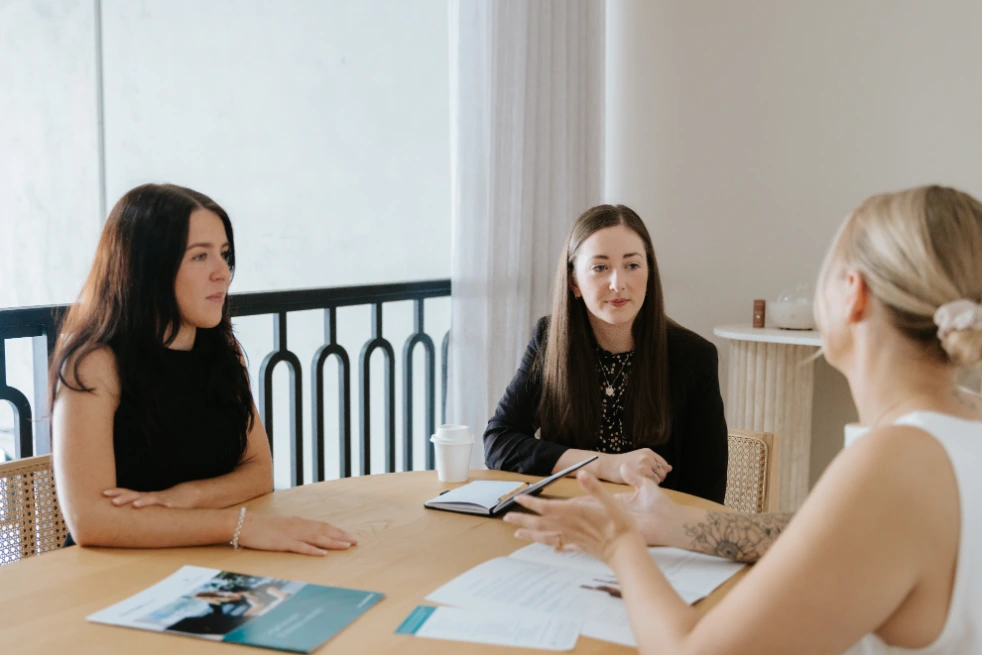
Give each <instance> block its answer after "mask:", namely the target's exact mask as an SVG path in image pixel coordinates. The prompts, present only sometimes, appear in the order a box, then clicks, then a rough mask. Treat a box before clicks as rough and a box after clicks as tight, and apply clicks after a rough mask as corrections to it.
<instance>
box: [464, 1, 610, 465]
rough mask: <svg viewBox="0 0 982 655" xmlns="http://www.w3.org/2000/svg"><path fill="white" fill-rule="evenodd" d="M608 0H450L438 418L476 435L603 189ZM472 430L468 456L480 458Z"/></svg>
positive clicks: (478, 461) (545, 310) (545, 308)
mask: <svg viewBox="0 0 982 655" xmlns="http://www.w3.org/2000/svg"><path fill="white" fill-rule="evenodd" d="M604 13H605V3H604V1H603V0H540V1H530V0H494V1H491V0H451V3H450V61H451V64H450V65H451V71H450V73H451V80H450V94H451V111H450V120H451V139H450V148H451V185H452V189H453V201H452V215H453V237H452V243H453V255H452V264H451V266H452V279H453V298H452V300H451V335H450V342H451V346H450V352H451V355H450V369H449V387H448V399H447V402H448V412H447V418H448V420H449V421H451V422H454V423H463V424H465V425H468V426H470V428H471V432H472V433H473V434H474V435H475V436H476V437H480V435H481V434H483V432H484V428H485V427H486V425H487V421H488V419H489V418H490V416H491V413H492V412H493V411H494V407H495V405H496V404H497V402H498V399H499V398H500V396H501V394H502V393H503V391H504V389H505V386H506V385H507V384H508V382H509V380H510V379H511V377H512V375H514V373H515V369H516V367H517V365H518V362H519V360H520V358H521V355H522V352H523V350H524V348H525V345H526V343H527V342H528V339H529V336H530V334H531V328H532V326H533V325H534V322H535V319H537V318H538V317H539V316H541V315H543V314H547V313H548V312H549V298H550V295H551V287H552V282H553V277H554V275H555V267H556V264H557V261H558V255H559V251H560V248H561V247H562V246H563V239H564V238H565V235H566V231H567V230H568V229H569V226H570V225H571V224H572V222H573V220H574V219H575V217H576V216H578V215H579V214H580V213H581V212H582V211H583V210H585V209H587V208H589V207H591V206H593V205H596V204H598V203H600V202H601V198H602V195H603V122H604V106H603V102H604ZM483 461H484V458H483V449H482V448H481V445H480V439H478V443H477V444H476V447H475V449H474V460H473V463H474V464H475V465H479V464H483Z"/></svg>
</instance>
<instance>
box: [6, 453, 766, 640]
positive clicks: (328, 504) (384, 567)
mask: <svg viewBox="0 0 982 655" xmlns="http://www.w3.org/2000/svg"><path fill="white" fill-rule="evenodd" d="M470 479H471V480H474V479H493V480H536V479H538V478H533V477H531V476H523V475H517V474H513V473H502V472H500V471H471V477H470ZM455 486H459V485H452V484H444V483H441V482H439V481H438V480H437V478H436V473H435V472H433V471H419V472H412V473H389V474H384V475H372V476H368V477H357V478H347V479H344V480H334V481H330V482H322V483H319V484H309V485H305V486H302V487H295V488H292V489H285V490H282V491H277V492H275V493H273V494H270V495H268V496H264V497H262V498H258V499H256V500H254V501H252V502H250V503H249V504H248V507H249V508H250V511H256V512H269V513H277V514H295V515H299V516H303V517H306V518H311V519H320V520H324V521H329V522H331V523H333V524H336V525H338V526H341V527H343V528H345V529H347V530H349V531H352V532H354V533H355V534H356V535H357V537H358V539H359V541H360V543H359V545H358V546H356V547H354V548H352V549H350V550H348V551H344V552H340V551H334V552H331V553H330V554H328V555H327V556H326V557H306V556H303V555H293V554H288V553H267V552H260V551H254V550H240V551H234V550H232V549H231V548H230V547H228V546H211V547H204V548H172V549H160V550H135V549H133V550H129V549H127V550H123V549H111V548H81V547H73V548H66V549H64V550H60V551H55V552H51V553H47V554H45V555H41V556H39V557H32V558H29V559H26V560H23V561H20V562H16V563H14V564H9V565H7V566H4V567H2V568H0V652H4V653H45V654H49V653H73V654H74V655H81V654H83V653H138V654H139V655H152V654H155V653H173V652H177V651H179V652H181V653H188V654H198V653H201V654H210V655H222V654H223V653H224V654H226V655H232V654H233V653H238V652H241V653H250V654H251V655H255V653H257V652H259V651H257V650H256V649H255V648H251V647H248V646H239V645H236V644H227V643H216V642H210V641H207V640H203V639H192V638H188V637H181V636H176V635H172V634H161V633H154V632H148V631H141V630H133V629H127V628H120V627H115V626H107V625H100V624H95V623H89V622H88V621H86V620H85V617H86V616H88V615H89V614H92V613H93V612H96V611H97V610H100V609H103V608H106V607H108V606H110V605H113V604H115V603H118V602H119V601H121V600H123V599H125V598H127V597H129V596H131V595H133V594H135V593H137V592H139V591H141V590H143V589H145V588H147V587H149V586H151V585H153V584H154V583H156V582H159V581H160V580H163V579H164V578H165V577H167V576H168V575H170V574H171V573H174V572H175V571H176V570H177V569H178V568H180V567H181V566H183V565H186V564H190V565H195V566H204V567H210V568H216V569H224V570H227V571H234V572H238V573H246V574H250V575H258V576H269V577H273V578H282V579H287V580H298V581H301V582H309V583H316V584H323V585H331V586H337V587H350V588H354V589H364V590H368V591H378V592H382V593H384V594H385V598H384V599H383V600H382V601H381V602H379V604H378V605H376V606H375V607H373V608H372V609H371V610H369V611H368V612H367V613H365V614H364V615H362V616H361V617H360V618H358V619H357V620H356V621H355V622H354V623H352V624H351V625H350V626H348V627H347V628H346V629H345V630H344V631H342V632H341V633H340V634H338V635H336V636H335V637H334V638H333V639H331V640H330V641H328V642H327V643H326V644H325V645H324V646H323V647H321V648H320V649H319V650H317V651H315V652H317V653H420V654H423V653H426V654H432V653H460V652H467V653H477V654H481V653H512V654H515V655H517V654H519V653H523V652H527V653H533V652H541V651H532V650H523V649H516V648H506V647H496V646H480V645H477V644H465V643H461V642H451V641H438V640H432V639H424V638H420V637H412V636H407V635H397V634H395V630H396V628H397V627H398V626H399V625H400V624H401V623H402V621H403V619H405V618H406V617H407V616H408V615H409V613H410V612H411V611H412V610H413V608H415V607H416V606H417V605H421V604H430V603H428V602H427V601H426V600H425V597H426V595H427V594H429V593H430V592H432V591H433V590H435V589H436V588H437V587H439V586H441V585H443V584H444V583H446V582H448V581H450V580H451V579H453V578H454V577H456V576H458V575H460V574H461V573H463V572H465V571H467V570H468V569H470V568H471V567H473V566H476V565H477V564H480V563H481V562H484V561H487V560H489V559H491V558H493V557H498V556H504V555H508V554H510V553H511V552H513V551H515V550H517V549H519V548H521V547H523V546H525V545H527V544H526V542H523V541H519V540H517V539H515V538H514V536H513V532H514V526H512V525H510V524H507V523H504V522H503V521H501V520H500V519H489V518H483V517H477V516H469V515H465V514H454V513H449V512H441V511H434V510H428V509H424V508H423V502H424V501H426V500H428V499H429V498H432V497H434V496H436V495H437V494H439V493H440V492H441V491H443V490H446V489H449V488H452V487H455ZM610 486H611V488H612V490H619V491H623V490H624V489H625V488H624V487H617V486H616V485H610ZM580 493H582V490H581V489H580V487H579V485H578V484H577V483H576V481H575V480H572V479H564V480H560V481H558V482H556V483H555V484H553V485H551V486H550V487H549V488H548V489H546V492H545V495H547V496H553V497H570V496H575V495H579V494H580ZM667 493H670V494H671V495H672V496H673V498H675V499H676V500H678V501H679V502H681V503H685V504H689V505H697V506H701V507H706V508H714V509H721V506H720V505H716V504H715V503H711V502H709V501H706V500H703V499H700V498H694V497H692V496H687V495H684V494H677V493H674V492H667ZM746 571H747V569H746V568H744V569H743V570H742V571H740V573H738V574H737V575H736V576H734V577H733V578H731V579H730V580H729V581H727V582H726V583H725V584H724V585H723V586H722V587H720V588H719V589H717V590H716V591H715V592H713V594H712V595H710V596H709V597H708V598H706V599H705V600H703V601H702V602H700V603H699V604H697V605H696V607H697V608H699V609H701V610H703V611H705V610H707V609H708V608H709V607H711V606H712V605H714V604H715V603H717V602H718V601H719V600H720V599H721V598H722V597H723V596H725V595H726V593H727V592H728V590H729V589H731V588H732V587H733V586H734V585H735V584H736V583H737V581H738V580H739V579H740V578H742V577H743V575H745V573H746ZM271 652H272V651H271ZM575 652H577V653H630V652H634V650H633V649H630V648H625V647H622V646H617V645H614V644H611V643H608V642H603V641H596V640H593V639H589V638H586V637H580V639H579V642H578V645H577V648H576V650H575Z"/></svg>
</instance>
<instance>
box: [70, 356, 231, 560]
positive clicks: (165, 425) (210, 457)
mask: <svg viewBox="0 0 982 655" xmlns="http://www.w3.org/2000/svg"><path fill="white" fill-rule="evenodd" d="M199 344H200V340H199V341H196V342H195V347H194V349H192V350H189V351H182V350H171V349H170V348H161V351H160V352H156V353H153V356H151V357H148V358H147V361H146V375H149V376H154V377H155V378H156V379H157V384H155V386H156V387H157V389H158V390H159V391H158V393H157V394H156V395H155V397H154V398H153V399H152V401H150V402H154V403H155V404H156V405H157V406H156V407H155V408H154V412H153V415H154V416H155V417H157V418H156V421H157V424H158V426H159V432H158V433H157V435H152V434H151V431H150V430H148V427H147V423H146V419H145V417H146V412H145V411H143V409H142V407H141V405H142V402H141V401H140V400H139V399H136V398H134V397H133V396H132V395H131V394H129V393H127V392H126V391H123V393H122V395H121V396H120V400H119V406H118V407H117V408H116V414H115V417H114V419H113V453H114V455H115V460H116V486H117V487H122V488H124V489H132V490H134V491H163V490H164V489H169V488H170V487H173V486H174V485H177V484H180V483H182V482H190V481H192V480H204V479H206V478H214V477H218V476H220V475H225V474H226V473H231V472H232V470H233V469H235V467H236V465H237V464H238V463H239V460H240V459H241V457H242V452H243V448H242V446H241V445H240V437H239V433H238V431H237V430H236V428H235V421H236V417H235V415H234V413H232V412H229V411H228V407H227V402H228V401H225V400H220V399H219V398H218V397H217V396H216V395H215V393H214V392H213V391H209V381H208V367H209V363H208V356H207V353H206V352H205V351H206V348H205V347H202V346H199ZM159 435H163V436H162V437H161V436H159ZM74 543H75V541H74V540H73V539H72V536H71V535H68V538H67V539H66V540H65V544H64V545H65V546H71V545H73V544H74Z"/></svg>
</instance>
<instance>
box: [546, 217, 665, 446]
mask: <svg viewBox="0 0 982 655" xmlns="http://www.w3.org/2000/svg"><path fill="white" fill-rule="evenodd" d="M617 225H623V226H625V227H627V228H628V229H630V230H632V231H633V232H635V233H636V234H637V235H638V236H639V237H641V240H642V241H643V242H644V250H645V256H646V258H647V260H648V285H647V292H646V295H645V299H644V303H643V304H642V305H641V310H640V311H639V312H638V315H637V316H636V317H635V319H634V324H633V325H632V327H631V331H632V333H633V335H634V348H635V353H636V355H635V357H634V363H633V367H632V370H631V382H630V384H629V385H628V387H627V390H626V392H625V393H626V398H625V405H624V413H625V417H624V419H625V420H624V427H625V431H626V432H627V434H628V435H629V436H630V438H632V439H633V443H634V446H635V447H636V448H640V447H651V446H656V445H659V444H663V443H665V442H666V441H667V440H668V437H669V433H670V430H671V422H672V416H671V405H670V398H669V389H668V322H669V320H668V318H667V317H666V316H665V303H664V299H663V297H662V290H661V277H660V276H659V274H658V263H657V261H656V260H655V249H654V247H653V246H652V244H651V237H650V236H649V235H648V229H647V228H646V227H645V226H644V223H643V222H642V221H641V218H640V217H639V216H638V215H637V214H636V213H635V212H634V211H633V210H632V209H631V208H629V207H626V206H624V205H598V206H597V207H593V208H592V209H588V210H587V211H585V212H584V213H583V214H581V215H580V217H579V218H577V219H576V222H575V223H573V227H572V228H571V229H570V232H569V238H568V239H567V240H566V247H565V248H564V249H563V252H562V253H561V254H560V256H559V265H558V267H557V269H556V281H555V286H554V288H553V295H552V318H551V321H550V325H549V334H548V337H547V341H546V347H545V355H544V357H541V358H540V363H539V365H540V366H541V370H542V398H541V400H540V401H539V419H540V424H541V428H542V436H543V438H546V439H549V440H550V441H555V442H559V443H565V444H568V445H571V446H575V447H581V448H584V449H589V450H593V449H594V448H595V447H596V440H597V435H598V434H599V431H600V413H601V401H600V394H599V388H598V381H597V358H596V353H595V351H594V346H595V338H594V336H593V331H592V329H591V327H590V320H589V318H588V316H587V312H588V311H589V310H588V309H587V308H586V305H585V303H584V302H583V301H582V300H581V299H578V298H576V297H575V296H574V295H573V290H572V285H571V284H570V283H571V281H572V277H573V267H574V262H575V259H576V253H577V251H578V250H579V248H580V246H581V245H582V244H583V242H584V241H586V240H587V239H588V238H589V237H590V235H592V234H593V233H594V232H597V231H598V230H602V229H604V228H608V227H614V226H617Z"/></svg>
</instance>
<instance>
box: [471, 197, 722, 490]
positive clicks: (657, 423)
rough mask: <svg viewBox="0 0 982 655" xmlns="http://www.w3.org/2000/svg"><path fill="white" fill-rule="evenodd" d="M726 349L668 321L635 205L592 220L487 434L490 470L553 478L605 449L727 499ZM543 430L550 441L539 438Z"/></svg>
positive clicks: (660, 477)
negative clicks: (722, 362) (722, 364)
mask: <svg viewBox="0 0 982 655" xmlns="http://www.w3.org/2000/svg"><path fill="white" fill-rule="evenodd" d="M717 366H718V357H717V353H716V347H715V346H713V344H712V343H710V342H709V341H706V340H705V339H703V338H702V337H700V336H698V335H696V334H695V333H694V332H691V331H689V330H687V329H685V328H683V327H682V326H680V325H678V324H676V323H674V322H673V321H671V320H670V319H669V318H668V317H667V316H665V310H664V301H663V297H662V291H661V281H660V278H659V275H658V265H657V262H656V260H655V253H654V248H653V246H652V243H651V237H650V236H649V235H648V230H647V229H646V228H645V226H644V223H643V222H642V221H641V219H640V217H638V215H637V214H636V213H634V212H633V211H632V210H631V209H630V208H628V207H625V206H624V205H616V206H614V205H600V206H598V207H594V208H593V209H590V210H588V211H587V212H585V213H584V214H582V215H581V216H580V217H579V218H578V219H577V220H576V223H574V225H573V227H572V229H571V230H570V235H569V239H568V240H567V244H566V248H565V249H564V250H563V253H562V255H561V258H560V262H559V268H558V272H557V275H556V286H555V291H554V293H553V311H552V316H551V317H549V318H542V319H540V320H539V322H538V324H537V325H536V328H535V332H534V333H533V335H532V340H531V341H530V342H529V345H528V349H527V350H526V352H525V356H524V358H523V359H522V363H521V365H520V366H519V368H518V372H517V373H516V374H515V377H514V379H512V381H511V384H509V385H508V389H507V390H506V391H505V395H504V396H503V397H502V399H501V402H499V403H498V408H497V410H496V411H495V414H494V417H493V418H492V419H491V421H490V422H489V423H488V427H487V430H486V431H485V433H484V451H485V460H486V462H487V465H488V467H490V468H493V469H501V470H506V471H515V472H519V473H527V474H532V475H549V474H551V473H555V472H558V471H561V470H562V469H564V468H567V467H568V466H570V465H572V464H575V463H576V462H579V461H582V460H583V459H584V458H586V457H587V456H590V455H593V454H594V453H598V454H599V455H600V457H599V459H598V460H597V461H596V462H594V463H592V464H590V465H589V466H588V467H587V470H590V471H591V472H593V473H594V474H595V475H597V476H598V477H600V478H601V479H605V480H610V481H612V482H623V476H622V473H621V467H622V466H624V465H626V466H628V467H631V468H633V469H635V470H637V471H638V472H640V473H641V474H642V475H645V476H647V477H651V478H653V479H655V480H656V481H657V482H659V483H660V484H661V486H662V487H664V488H667V489H675V490H678V491H683V492H686V493H689V494H693V495H696V496H701V497H703V498H707V499H709V500H713V501H717V502H722V501H723V497H724V495H725V491H726V461H727V443H726V420H725V418H724V417H723V400H722V398H721V397H720V391H719V373H718V368H717ZM537 433H538V434H537Z"/></svg>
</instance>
